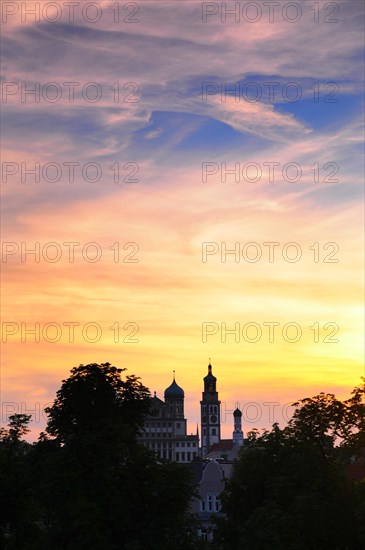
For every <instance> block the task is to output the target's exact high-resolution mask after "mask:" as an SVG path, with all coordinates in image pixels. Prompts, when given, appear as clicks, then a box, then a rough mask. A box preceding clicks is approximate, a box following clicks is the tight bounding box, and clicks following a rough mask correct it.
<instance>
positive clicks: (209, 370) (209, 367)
mask: <svg viewBox="0 0 365 550" xmlns="http://www.w3.org/2000/svg"><path fill="white" fill-rule="evenodd" d="M211 372H212V364H211V358H210V357H209V365H208V374H210V373H211Z"/></svg>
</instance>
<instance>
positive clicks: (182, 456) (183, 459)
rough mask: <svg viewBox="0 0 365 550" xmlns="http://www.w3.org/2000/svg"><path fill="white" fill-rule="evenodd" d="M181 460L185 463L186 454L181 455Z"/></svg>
mask: <svg viewBox="0 0 365 550" xmlns="http://www.w3.org/2000/svg"><path fill="white" fill-rule="evenodd" d="M181 460H182V461H183V462H184V461H185V453H181Z"/></svg>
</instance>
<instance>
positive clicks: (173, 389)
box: [164, 374, 185, 399]
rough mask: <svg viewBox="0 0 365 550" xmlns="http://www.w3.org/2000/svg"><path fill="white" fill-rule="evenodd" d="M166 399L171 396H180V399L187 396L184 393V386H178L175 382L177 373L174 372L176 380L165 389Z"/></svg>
mask: <svg viewBox="0 0 365 550" xmlns="http://www.w3.org/2000/svg"><path fill="white" fill-rule="evenodd" d="M164 395H165V399H166V398H167V399H169V398H171V397H172V398H175V399H176V398H178V399H183V398H184V397H185V394H184V390H183V389H182V388H180V386H178V385H177V384H176V382H175V374H174V380H173V382H172V384H171V386H169V387H168V388H166V390H165V394H164Z"/></svg>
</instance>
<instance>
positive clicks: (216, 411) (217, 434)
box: [200, 363, 221, 456]
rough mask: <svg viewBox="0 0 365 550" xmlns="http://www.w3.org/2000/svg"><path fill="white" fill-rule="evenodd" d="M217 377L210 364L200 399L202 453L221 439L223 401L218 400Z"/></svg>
mask: <svg viewBox="0 0 365 550" xmlns="http://www.w3.org/2000/svg"><path fill="white" fill-rule="evenodd" d="M216 386H217V379H216V377H215V376H213V373H212V365H211V364H210V363H209V365H208V374H207V375H206V376H205V377H204V391H203V394H202V400H201V401H200V418H201V440H202V455H203V456H204V455H205V454H206V453H207V452H208V451H209V449H210V448H211V446H212V445H214V444H215V443H219V442H220V440H221V411H220V405H221V402H220V401H219V400H218V392H217V388H216Z"/></svg>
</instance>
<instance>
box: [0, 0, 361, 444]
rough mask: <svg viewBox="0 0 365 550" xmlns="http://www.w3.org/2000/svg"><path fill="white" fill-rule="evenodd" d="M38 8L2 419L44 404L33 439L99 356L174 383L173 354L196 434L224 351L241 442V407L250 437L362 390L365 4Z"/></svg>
mask: <svg viewBox="0 0 365 550" xmlns="http://www.w3.org/2000/svg"><path fill="white" fill-rule="evenodd" d="M38 4H39V5H40V13H39V14H35V15H31V14H30V13H23V12H22V3H21V2H3V4H2V21H3V23H2V28H3V38H2V50H3V73H2V103H1V107H2V123H3V136H4V137H3V158H2V208H3V210H2V220H3V221H2V240H3V245H2V247H3V257H2V266H1V267H2V273H3V294H2V329H3V334H2V342H3V343H2V356H3V360H2V422H4V423H6V420H7V416H8V415H9V414H11V413H13V412H26V413H29V414H30V413H32V412H33V414H34V422H33V424H32V434H31V438H33V439H34V438H36V437H37V435H38V433H39V431H41V430H42V429H44V426H45V419H44V417H43V415H42V414H41V412H40V411H41V409H42V408H43V406H44V405H45V404H47V403H50V402H51V401H52V400H53V399H54V397H55V392H56V391H57V389H58V388H59V387H60V385H61V380H62V379H64V378H66V377H67V376H68V374H69V371H70V369H71V368H72V367H74V366H77V365H79V364H80V363H83V364H87V363H92V362H96V363H101V362H107V361H109V362H110V363H112V364H114V365H115V366H118V367H126V368H127V369H128V373H130V374H132V373H134V374H136V375H138V376H140V377H141V378H142V381H143V383H144V384H145V385H146V386H148V387H149V388H150V390H151V392H153V391H157V395H158V396H159V397H162V396H163V391H164V389H165V388H166V387H167V386H168V385H169V384H170V383H171V380H172V372H173V370H175V371H176V381H177V383H178V384H179V385H180V386H182V387H183V388H184V390H185V396H186V400H185V401H186V405H185V412H186V417H187V418H188V421H189V422H188V425H189V432H190V431H194V432H195V429H196V423H197V422H198V421H199V400H200V399H201V392H202V386H203V382H202V378H203V377H204V376H205V374H206V372H207V365H208V362H209V358H211V362H212V365H213V372H214V374H215V375H216V376H217V378H218V383H217V387H218V391H219V396H220V399H221V400H222V432H223V436H224V437H230V435H231V432H232V429H233V427H232V424H233V422H232V415H231V412H232V411H233V410H234V408H235V407H236V405H237V404H238V405H239V406H240V408H241V409H242V410H243V412H244V414H243V429H244V431H245V432H247V431H248V430H249V429H251V428H252V427H258V428H261V427H270V425H271V424H272V422H274V421H279V422H280V423H281V424H283V423H285V421H286V420H287V419H288V418H289V416H290V413H289V412H288V410H289V409H288V407H287V404H288V403H291V402H293V401H295V400H297V399H300V398H302V397H306V396H309V395H314V394H317V393H319V392H320V391H325V392H333V393H335V394H336V395H337V396H338V397H340V398H346V397H348V396H349V394H350V392H351V390H352V389H353V387H354V386H355V385H357V384H358V383H359V382H360V377H361V376H363V375H364V366H363V343H362V342H363V328H364V325H363V275H364V264H363V250H364V248H363V227H364V225H363V221H364V220H363V178H364V174H363V108H364V106H363V74H364V73H363V61H364V60H363V15H364V13H363V12H364V4H363V3H362V2H359V1H357V0H356V1H351V0H346V1H337V2H335V3H331V5H332V8H331V7H330V6H329V4H328V3H326V2H319V3H318V6H319V7H318V10H317V11H316V10H315V9H312V8H311V6H313V5H314V4H315V3H313V2H307V1H301V2H293V3H291V4H293V6H292V7H291V8H290V7H289V8H288V7H286V8H285V6H287V4H288V2H280V3H279V4H280V5H278V6H276V7H275V10H274V11H273V12H271V11H270V13H269V8H268V6H264V4H263V3H262V2H259V1H257V2H251V3H249V2H240V3H239V4H240V6H242V10H241V11H240V12H239V13H238V14H237V13H236V16H234V15H229V14H226V20H224V14H223V13H221V10H223V8H222V7H221V3H220V2H219V3H214V2H210V3H202V2H199V1H197V0H192V1H175V2H172V1H171V2H170V1H164V0H161V1H154V0H149V1H147V0H144V1H138V2H132V3H129V4H128V2H125V3H123V2H116V3H115V2H114V3H113V2H110V1H109V0H108V1H100V0H99V2H84V3H82V2H81V4H80V3H79V4H80V5H78V6H77V5H76V4H77V3H75V7H74V13H73V14H71V13H70V11H69V9H67V7H66V4H67V3H65V2H51V3H49V2H48V3H47V2H38ZM47 4H49V6H48V7H47V9H46V10H45V11H44V10H43V8H45V6H46V5H47ZM84 4H88V5H89V8H88V9H84V10H82V9H81V6H84ZM127 4H128V5H127ZM208 4H209V5H208ZM247 4H252V6H251V7H247ZM270 4H272V3H270ZM26 5H27V7H28V8H29V10H30V9H31V7H32V6H33V8H34V5H35V2H27V3H26ZM116 5H119V13H117V12H116V7H115V6H116ZM225 5H226V9H227V10H228V9H232V8H233V7H234V5H235V3H234V2H227V3H226V4H225ZM111 6H114V7H113V9H110V7H111ZM298 6H299V7H300V11H299V8H298ZM326 6H327V8H326ZM333 6H335V8H336V6H337V9H335V8H333ZM255 10H256V11H255ZM260 10H261V12H260ZM38 16H39V17H38ZM35 18H38V19H39V20H37V21H35ZM118 19H119V21H118ZM256 19H257V21H256ZM93 20H94V22H93ZM31 90H34V93H31ZM37 163H38V164H37ZM225 169H226V171H227V173H225ZM32 170H33V172H32ZM234 170H236V172H235V173H234ZM27 171H28V173H27ZM38 176H39V177H38ZM93 180H94V181H93ZM95 180H97V181H95ZM133 180H134V181H133ZM22 243H23V244H22ZM37 243H38V244H37ZM64 243H69V244H64ZM70 243H73V244H70ZM264 243H266V244H264ZM269 243H275V245H272V244H271V245H270V244H269ZM32 249H33V250H35V251H36V252H35V254H34V253H33V254H32V253H26V251H27V250H28V251H29V250H32ZM232 250H235V251H236V254H233V253H231V254H229V253H226V254H225V251H226V252H227V251H232ZM224 260H225V261H224ZM36 323H39V325H36ZM88 323H91V324H89V325H88ZM272 323H277V324H276V325H275V326H274V325H273V324H272ZM288 324H289V325H288ZM110 327H113V328H110ZM310 327H312V328H310ZM32 329H36V332H37V331H38V332H39V335H38V334H36V333H34V332H33V333H32V332H26V331H27V330H28V331H29V330H30V331H31V330H32ZM38 329H39V330H38ZM224 329H226V330H227V331H228V332H227V333H226V334H225V332H224ZM233 329H236V330H237V332H236V334H233V333H232V332H229V331H232V330H233ZM272 331H273V333H272ZM38 336H39V337H38ZM72 336H73V337H72ZM36 340H39V341H36ZM52 340H53V341H52ZM118 340H119V341H118ZM273 411H275V413H273Z"/></svg>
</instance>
